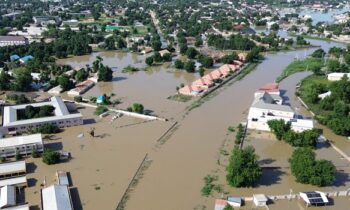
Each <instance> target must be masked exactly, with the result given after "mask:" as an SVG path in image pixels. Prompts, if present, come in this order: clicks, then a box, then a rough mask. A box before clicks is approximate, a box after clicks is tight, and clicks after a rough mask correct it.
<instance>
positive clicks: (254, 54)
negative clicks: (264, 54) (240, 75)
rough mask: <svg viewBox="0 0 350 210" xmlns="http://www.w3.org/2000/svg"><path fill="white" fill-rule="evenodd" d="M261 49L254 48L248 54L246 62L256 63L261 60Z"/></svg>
mask: <svg viewBox="0 0 350 210" xmlns="http://www.w3.org/2000/svg"><path fill="white" fill-rule="evenodd" d="M260 52H261V49H260V48H258V47H254V48H253V49H252V50H251V51H250V52H249V53H248V54H247V57H246V61H247V62H256V61H257V60H260V59H261V55H260Z"/></svg>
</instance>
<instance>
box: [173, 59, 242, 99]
mask: <svg viewBox="0 0 350 210" xmlns="http://www.w3.org/2000/svg"><path fill="white" fill-rule="evenodd" d="M242 66H243V62H241V61H238V60H237V61H234V63H233V64H224V65H222V66H221V67H220V68H218V69H215V70H213V71H211V72H210V73H208V74H206V75H204V76H203V77H201V78H199V79H197V80H195V81H193V82H192V83H191V84H189V85H186V86H184V87H182V88H180V89H179V91H178V92H179V93H180V94H182V95H188V96H199V95H202V94H204V93H205V92H207V91H208V90H209V88H211V87H212V86H214V85H215V82H216V81H217V80H219V79H220V80H223V79H225V78H227V77H228V76H229V75H231V74H232V73H234V72H236V71H238V70H239V69H240V68H241V67H242Z"/></svg>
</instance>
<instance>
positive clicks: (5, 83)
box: [0, 70, 11, 90]
mask: <svg viewBox="0 0 350 210" xmlns="http://www.w3.org/2000/svg"><path fill="white" fill-rule="evenodd" d="M10 79H11V76H10V75H9V74H8V73H7V72H6V71H4V70H3V71H1V73H0V90H9V89H10V88H11V82H10Z"/></svg>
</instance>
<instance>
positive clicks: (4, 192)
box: [0, 185, 16, 209]
mask: <svg viewBox="0 0 350 210" xmlns="http://www.w3.org/2000/svg"><path fill="white" fill-rule="evenodd" d="M15 205H16V189H15V187H14V186H10V185H6V186H4V187H2V188H1V189H0V209H4V208H7V207H11V206H15Z"/></svg>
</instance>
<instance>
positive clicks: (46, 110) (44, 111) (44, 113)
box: [17, 105, 55, 120]
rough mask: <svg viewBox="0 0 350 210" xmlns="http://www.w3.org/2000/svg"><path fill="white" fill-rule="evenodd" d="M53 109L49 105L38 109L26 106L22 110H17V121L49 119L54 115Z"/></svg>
mask: <svg viewBox="0 0 350 210" xmlns="http://www.w3.org/2000/svg"><path fill="white" fill-rule="evenodd" d="M54 110H55V107H53V106H51V105H45V106H40V107H33V106H31V105H27V106H26V107H25V108H24V109H18V110H17V119H18V120H26V119H33V118H41V117H49V116H53V115H54V113H53V112H54Z"/></svg>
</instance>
